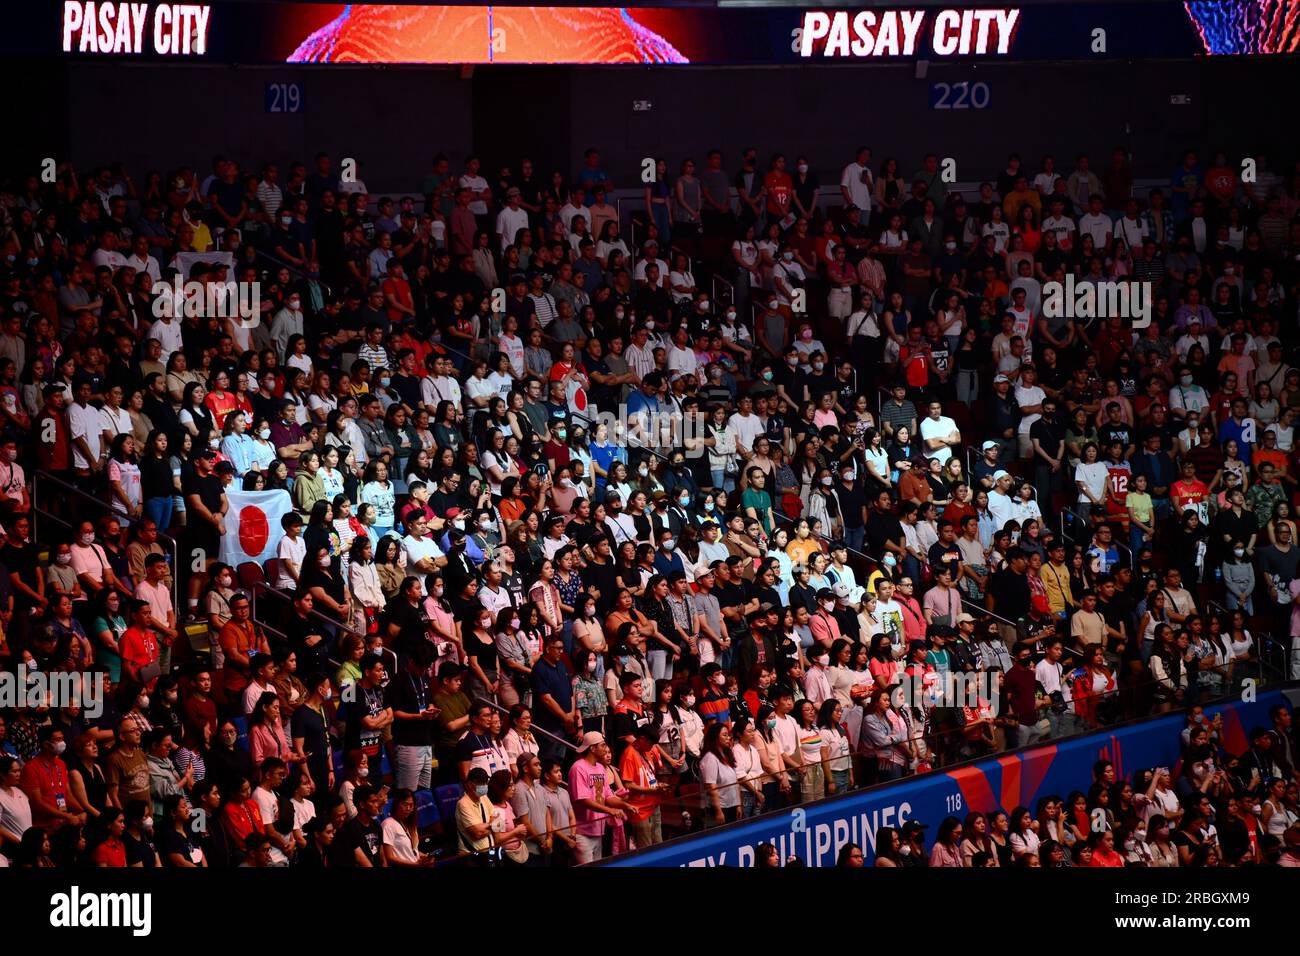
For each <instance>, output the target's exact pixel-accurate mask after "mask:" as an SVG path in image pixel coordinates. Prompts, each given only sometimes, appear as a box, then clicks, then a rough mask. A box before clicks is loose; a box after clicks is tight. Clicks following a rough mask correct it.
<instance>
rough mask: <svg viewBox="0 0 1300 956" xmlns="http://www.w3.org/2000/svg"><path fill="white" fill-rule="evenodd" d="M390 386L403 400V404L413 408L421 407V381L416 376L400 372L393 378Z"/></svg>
mask: <svg viewBox="0 0 1300 956" xmlns="http://www.w3.org/2000/svg"><path fill="white" fill-rule="evenodd" d="M389 385H390V386H391V387H392V389H393V391H395V392H396V393H397V394H398V396H399V397H400V398H401V399H402V402H403V404H405V405H408V406H410V407H411V408H419V407H420V404H421V403H420V380H419V379H418V378H416V377H415V376H414V375H406V374H404V373H402V372H398V373H397V374H396V375H394V376H393V377H392V379H391V380H390V382H389Z"/></svg>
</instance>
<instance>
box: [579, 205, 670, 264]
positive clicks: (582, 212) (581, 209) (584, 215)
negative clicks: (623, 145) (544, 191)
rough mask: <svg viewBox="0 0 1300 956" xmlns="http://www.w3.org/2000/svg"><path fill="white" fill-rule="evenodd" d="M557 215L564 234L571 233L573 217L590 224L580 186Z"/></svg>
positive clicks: (589, 213)
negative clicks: (562, 224)
mask: <svg viewBox="0 0 1300 956" xmlns="http://www.w3.org/2000/svg"><path fill="white" fill-rule="evenodd" d="M557 215H558V216H559V217H560V222H562V223H564V231H565V232H572V231H573V219H574V217H575V216H581V217H582V218H583V219H585V220H587V222H588V223H590V222H591V210H590V209H588V208H587V206H586V205H585V204H584V203H583V201H582V188H581V187H580V186H575V187H574V188H573V189H572V190H571V191H570V193H569V201H568V202H566V203H565V204H564V205H563V206H561V207H560V211H559V213H557ZM663 272H664V275H667V274H668V270H667V269H664V270H663Z"/></svg>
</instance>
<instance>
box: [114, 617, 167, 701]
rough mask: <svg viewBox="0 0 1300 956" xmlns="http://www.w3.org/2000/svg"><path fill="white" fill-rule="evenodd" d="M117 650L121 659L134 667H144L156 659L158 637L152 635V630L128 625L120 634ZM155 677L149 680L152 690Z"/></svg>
mask: <svg viewBox="0 0 1300 956" xmlns="http://www.w3.org/2000/svg"><path fill="white" fill-rule="evenodd" d="M118 652H119V653H120V654H121V657H122V660H123V661H128V662H130V663H131V664H134V665H135V666H136V667H144V666H145V665H146V664H152V663H153V662H154V661H156V660H158V638H156V637H154V635H153V632H152V631H142V630H140V628H138V627H128V628H127V629H126V632H125V633H124V634H123V635H122V641H121V643H120V644H119V645H118ZM156 681H157V678H154V680H153V681H150V682H149V689H150V690H153V684H154V683H156Z"/></svg>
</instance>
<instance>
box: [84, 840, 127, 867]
mask: <svg viewBox="0 0 1300 956" xmlns="http://www.w3.org/2000/svg"><path fill="white" fill-rule="evenodd" d="M90 858H91V859H92V860H94V861H95V865H96V866H118V867H125V866H126V846H125V845H124V844H123V843H122V841H121V840H119V839H118V838H117V837H109V838H108V839H107V840H105V841H104V842H103V843H101V844H100V845H99V846H97V847H95V852H94V853H92V854H91V855H90Z"/></svg>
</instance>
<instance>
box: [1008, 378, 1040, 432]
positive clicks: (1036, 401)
mask: <svg viewBox="0 0 1300 956" xmlns="http://www.w3.org/2000/svg"><path fill="white" fill-rule="evenodd" d="M1045 398H1047V393H1046V392H1044V391H1043V390H1042V389H1041V388H1040V387H1039V386H1037V385H1030V386H1024V385H1017V386H1016V403H1017V404H1018V405H1019V406H1020V407H1021V408H1024V407H1025V406H1026V405H1041V404H1042V402H1043V400H1044V399H1045ZM1042 417H1043V416H1042V414H1041V413H1039V412H1034V413H1033V414H1032V415H1026V416H1024V417H1023V418H1021V419H1020V427H1019V429H1018V431H1019V432H1020V434H1022V435H1028V434H1029V429H1030V428H1032V427H1033V424H1034V422H1036V421H1038V420H1039V419H1040V418H1042Z"/></svg>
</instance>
